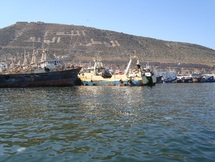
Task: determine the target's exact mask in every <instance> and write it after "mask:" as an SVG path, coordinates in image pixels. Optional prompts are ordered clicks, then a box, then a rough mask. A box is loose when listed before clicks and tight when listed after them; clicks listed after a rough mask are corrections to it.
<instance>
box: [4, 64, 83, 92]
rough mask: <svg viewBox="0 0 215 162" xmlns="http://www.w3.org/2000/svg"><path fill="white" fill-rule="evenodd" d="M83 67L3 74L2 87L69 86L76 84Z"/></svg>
mask: <svg viewBox="0 0 215 162" xmlns="http://www.w3.org/2000/svg"><path fill="white" fill-rule="evenodd" d="M80 69H81V68H79V67H78V68H74V69H69V70H64V71H52V72H42V73H26V74H3V75H2V74H1V75H0V88H15V87H67V86H73V85H76V82H77V81H78V73H79V71H80Z"/></svg>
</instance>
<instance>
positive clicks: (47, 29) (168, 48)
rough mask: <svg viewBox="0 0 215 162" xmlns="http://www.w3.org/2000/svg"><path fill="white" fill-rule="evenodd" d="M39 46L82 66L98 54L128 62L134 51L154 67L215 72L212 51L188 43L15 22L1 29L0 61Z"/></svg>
mask: <svg viewBox="0 0 215 162" xmlns="http://www.w3.org/2000/svg"><path fill="white" fill-rule="evenodd" d="M42 46H43V47H44V48H46V49H48V50H49V53H52V55H51V57H64V59H65V58H66V59H68V60H71V59H73V60H74V61H81V62H89V61H92V58H93V57H94V56H95V55H96V54H99V55H100V56H101V57H102V59H103V61H104V62H105V61H107V62H113V61H114V62H116V63H117V64H121V63H124V62H127V61H128V59H129V56H130V54H131V53H132V51H133V50H136V53H137V54H138V55H139V56H140V58H141V61H144V62H152V64H154V65H156V66H162V65H163V66H178V65H179V63H180V66H185V67H186V66H187V67H188V66H193V67H196V68H202V67H206V68H211V67H212V69H213V68H214V65H215V50H212V49H209V48H206V47H203V46H200V45H195V44H189V43H181V42H171V41H163V40H157V39H152V38H146V37H140V36H134V35H128V34H124V33H119V32H114V31H108V30H100V29H95V28H90V27H84V26H75V25H60V24H47V23H43V22H31V23H28V22H17V23H16V24H14V25H11V26H8V27H6V28H3V29H0V58H1V59H5V57H6V56H7V58H10V57H14V56H17V55H21V54H23V52H24V50H25V51H27V52H28V53H32V50H33V48H34V49H37V48H42Z"/></svg>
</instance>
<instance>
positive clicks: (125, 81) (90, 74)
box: [78, 56, 156, 86]
mask: <svg viewBox="0 0 215 162" xmlns="http://www.w3.org/2000/svg"><path fill="white" fill-rule="evenodd" d="M133 59H137V57H136V56H133V57H131V58H130V60H129V62H128V65H127V68H126V69H125V71H124V72H123V71H115V72H112V71H111V70H110V69H108V68H105V67H103V63H102V61H101V59H99V58H97V59H95V60H94V66H93V67H90V68H82V70H81V72H80V74H79V75H78V77H79V78H80V80H81V82H82V84H83V85H89V86H102V85H103V86H145V85H149V86H153V85H155V83H156V77H155V76H154V74H153V72H152V71H151V69H150V67H149V66H146V67H145V68H142V67H141V66H140V64H139V60H138V59H137V64H136V68H135V69H131V63H132V60H133Z"/></svg>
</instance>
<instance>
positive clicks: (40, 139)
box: [0, 84, 215, 161]
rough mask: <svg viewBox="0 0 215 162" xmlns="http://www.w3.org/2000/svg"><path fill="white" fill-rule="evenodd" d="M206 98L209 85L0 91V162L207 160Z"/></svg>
mask: <svg viewBox="0 0 215 162" xmlns="http://www.w3.org/2000/svg"><path fill="white" fill-rule="evenodd" d="M214 95H215V94H214V91H211V84H198V87H196V86H194V85H193V84H189V86H188V85H187V84H186V85H184V84H177V85H173V84H166V85H164V84H161V85H156V86H155V87H153V88H149V87H71V88H32V89H31V88H29V89H28V88H26V89H0V100H1V105H0V115H1V118H0V128H1V130H0V142H1V143H0V156H1V157H0V158H1V159H2V160H3V161H4V160H5V161H33V160H32V159H34V160H35V161H51V160H55V161H67V160H68V161H95V160H106V161H138V160H139V161H144V160H146V161H147V160H148V161H168V160H169V161H189V159H191V161H196V160H197V159H199V158H200V159H203V161H204V160H206V161H207V160H208V161H209V160H211V159H213V152H214V149H215V147H214V142H213V141H214V135H215V105H214V104H215V101H214ZM197 97H198V100H197V99H196V98H197Z"/></svg>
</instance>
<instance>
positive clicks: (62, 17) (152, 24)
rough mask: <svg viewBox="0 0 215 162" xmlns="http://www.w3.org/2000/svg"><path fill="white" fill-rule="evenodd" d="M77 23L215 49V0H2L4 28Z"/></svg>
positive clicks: (0, 9) (0, 24)
mask: <svg viewBox="0 0 215 162" xmlns="http://www.w3.org/2000/svg"><path fill="white" fill-rule="evenodd" d="M17 21H28V22H31V21H43V22H46V23H58V24H68V25H70V24H73V25H83V26H87V27H95V28H98V29H106V30H113V31H117V32H123V33H127V34H132V35H137V36H144V37H151V38H156V39H162V40H168V41H179V42H187V43H195V44H199V45H202V46H206V47H209V48H212V49H215V0H1V1H0V28H4V27H7V26H10V25H12V24H15V23H16V22H17Z"/></svg>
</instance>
